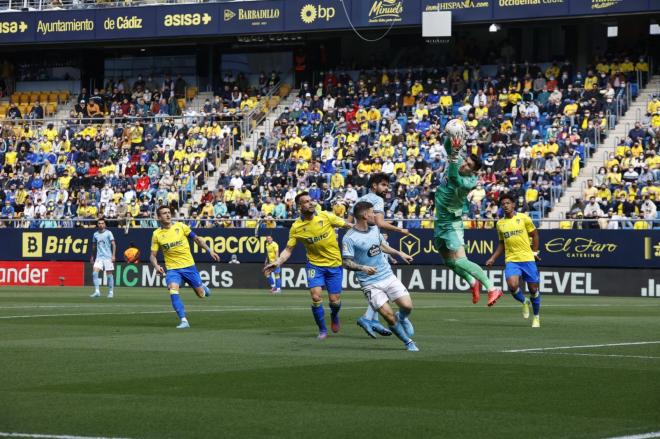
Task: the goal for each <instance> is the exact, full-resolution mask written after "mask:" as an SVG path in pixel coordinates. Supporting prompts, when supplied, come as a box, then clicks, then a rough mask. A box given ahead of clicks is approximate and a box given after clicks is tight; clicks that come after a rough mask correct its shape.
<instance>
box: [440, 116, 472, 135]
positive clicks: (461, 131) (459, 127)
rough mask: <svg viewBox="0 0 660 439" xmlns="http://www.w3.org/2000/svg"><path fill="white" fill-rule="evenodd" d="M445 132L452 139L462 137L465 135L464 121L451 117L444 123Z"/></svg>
mask: <svg viewBox="0 0 660 439" xmlns="http://www.w3.org/2000/svg"><path fill="white" fill-rule="evenodd" d="M445 132H446V133H447V134H448V135H449V137H452V138H454V139H456V138H459V139H464V138H465V137H466V136H467V128H466V126H465V122H463V120H461V119H452V120H450V121H449V122H447V125H445Z"/></svg>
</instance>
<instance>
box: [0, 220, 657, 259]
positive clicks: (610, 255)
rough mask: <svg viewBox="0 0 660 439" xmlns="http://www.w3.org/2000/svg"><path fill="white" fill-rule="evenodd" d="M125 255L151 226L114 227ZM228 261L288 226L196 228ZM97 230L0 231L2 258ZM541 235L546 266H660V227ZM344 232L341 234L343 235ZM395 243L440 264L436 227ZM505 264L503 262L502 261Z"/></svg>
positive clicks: (477, 245)
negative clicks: (135, 227) (268, 227)
mask: <svg viewBox="0 0 660 439" xmlns="http://www.w3.org/2000/svg"><path fill="white" fill-rule="evenodd" d="M110 230H111V231H112V232H113V233H114V237H115V241H116V243H117V248H118V250H119V252H120V253H118V254H121V253H122V252H123V251H124V250H125V249H126V248H128V246H129V244H130V243H134V244H135V245H136V246H137V247H138V248H139V249H140V252H141V253H142V255H143V257H147V256H148V255H149V252H150V244H151V234H152V231H153V230H152V229H133V230H130V231H129V232H128V233H124V231H123V230H120V229H115V228H112V229H110ZM195 232H196V233H197V235H199V236H200V237H201V238H202V239H203V240H204V241H205V242H206V243H207V244H208V245H209V247H211V248H212V249H213V250H214V251H215V252H216V253H218V254H219V255H220V257H221V259H222V261H224V262H228V261H229V259H230V258H231V256H233V255H235V256H236V257H237V258H238V260H239V262H241V263H246V262H247V263H263V261H264V260H265V257H266V239H267V236H272V237H273V240H274V241H275V242H277V243H278V244H279V246H280V250H282V249H284V247H285V246H286V242H287V239H288V229H283V228H280V229H263V230H260V231H259V234H258V236H255V235H254V229H219V228H212V229H195ZM93 233H94V229H41V230H39V231H33V230H12V229H0V241H1V242H2V243H3V248H2V250H1V256H0V257H1V258H2V259H3V260H14V261H24V260H27V261H53V260H56V261H86V260H89V256H90V252H91V249H92V245H91V239H92V235H93ZM539 235H540V239H541V246H540V250H541V255H540V257H541V262H540V266H541V267H544V266H545V267H568V268H570V267H593V268H604V267H610V268H655V269H658V268H660V232H659V231H658V230H644V231H638V230H619V231H616V232H613V231H608V230H539ZM342 237H343V231H342V232H340V238H339V239H342ZM388 241H389V244H390V246H392V247H394V248H395V249H398V250H401V251H403V252H405V253H408V254H410V255H412V256H413V257H414V263H415V265H438V264H441V263H442V259H441V258H440V256H439V255H438V252H437V249H436V248H435V244H434V240H433V230H429V229H420V230H414V231H413V233H412V234H411V235H408V236H402V235H399V234H397V233H391V234H390V235H389V237H388ZM497 245H498V240H497V233H496V232H495V231H494V230H466V231H465V250H466V252H467V255H468V257H469V258H470V259H471V260H473V261H474V262H476V263H478V264H481V265H483V264H484V263H485V262H486V260H487V259H488V258H489V257H490V255H491V254H492V253H493V252H494V251H495V249H496V248H497ZM191 250H192V253H193V256H194V257H195V260H196V261H198V262H210V261H211V258H210V256H209V254H208V253H207V252H206V251H205V250H204V249H202V248H200V247H199V246H198V245H197V244H196V243H192V244H191ZM305 261H306V257H305V252H304V249H303V246H302V245H301V244H299V245H297V246H296V248H295V250H294V251H293V254H292V256H291V259H290V262H291V263H304V262H305ZM500 263H503V260H500Z"/></svg>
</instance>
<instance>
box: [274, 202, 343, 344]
mask: <svg viewBox="0 0 660 439" xmlns="http://www.w3.org/2000/svg"><path fill="white" fill-rule="evenodd" d="M295 202H296V206H298V210H299V211H300V218H298V219H297V220H296V221H295V222H294V223H293V225H292V226H291V230H290V231H289V240H288V241H287V243H286V248H285V249H284V251H282V253H281V254H280V256H279V257H278V258H277V259H275V261H273V262H271V263H270V264H268V265H266V266H265V267H264V274H266V275H267V276H268V275H270V274H271V273H272V272H273V271H274V270H275V269H276V268H279V267H281V266H282V264H284V263H285V262H286V261H287V260H288V259H289V257H290V256H291V253H292V252H293V249H294V248H295V247H296V244H297V243H298V242H301V243H302V244H303V245H304V246H305V251H306V252H307V286H308V287H309V290H310V293H311V295H312V314H313V315H314V321H315V322H316V325H317V326H318V327H319V335H318V338H319V340H324V339H325V338H327V337H328V330H327V329H326V326H325V311H324V310H323V299H322V298H321V292H322V291H323V287H325V288H326V289H327V291H328V299H329V301H330V319H331V323H332V324H331V329H332V332H339V326H340V325H339V310H340V309H341V299H340V295H341V283H342V277H343V270H342V258H341V252H340V251H339V243H338V242H337V233H336V232H335V227H344V228H347V229H348V228H351V227H353V224H350V223H347V222H346V221H344V220H343V219H342V218H339V217H338V216H335V215H334V214H332V213H330V212H325V211H319V212H317V211H316V206H315V203H314V201H313V200H312V198H311V197H310V196H309V193H307V192H301V193H299V194H298V195H296V198H295Z"/></svg>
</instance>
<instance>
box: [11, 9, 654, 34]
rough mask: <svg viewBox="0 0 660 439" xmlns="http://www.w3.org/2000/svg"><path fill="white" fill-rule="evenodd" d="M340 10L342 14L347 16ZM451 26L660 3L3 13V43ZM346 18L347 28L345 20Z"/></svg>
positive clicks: (604, 11) (615, 11) (612, 11)
mask: <svg viewBox="0 0 660 439" xmlns="http://www.w3.org/2000/svg"><path fill="white" fill-rule="evenodd" d="M344 8H345V9H346V10H345V11H344ZM438 10H439V11H451V12H452V14H453V18H452V20H454V21H456V22H488V21H491V20H523V19H535V18H536V19H539V18H546V17H555V16H567V17H568V16H578V15H579V16H583V15H595V14H621V13H630V12H652V11H660V2H659V1H658V0H439V1H433V0H343V1H342V0H316V1H309V0H287V1H286V2H285V1H283V0H257V1H244V2H225V3H197V4H181V5H154V6H144V7H124V8H100V9H88V10H54V11H34V12H7V13H4V14H0V44H16V43H49V42H65V41H70V42H77V41H95V40H116V39H131V40H136V39H144V38H158V37H187V36H191V35H193V36H195V35H244V34H254V33H263V32H297V31H305V30H312V31H313V30H326V29H346V30H348V29H350V28H351V22H352V24H353V25H354V26H355V27H359V28H369V27H381V28H382V27H389V26H395V27H396V26H420V25H421V22H422V11H438ZM349 17H350V21H349Z"/></svg>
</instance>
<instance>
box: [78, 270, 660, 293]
mask: <svg viewBox="0 0 660 439" xmlns="http://www.w3.org/2000/svg"><path fill="white" fill-rule="evenodd" d="M85 267H86V268H85V284H86V285H92V265H91V264H89V263H87V264H85ZM197 268H198V269H199V272H200V276H201V278H202V280H203V281H204V282H205V283H207V285H208V286H209V287H210V288H219V289H220V290H222V288H240V289H264V290H268V289H269V288H270V287H269V286H268V283H267V281H266V278H265V277H264V276H261V275H257V274H256V272H257V271H258V270H260V269H261V265H255V264H209V263H202V264H198V265H197ZM393 270H394V273H395V274H396V276H397V277H398V278H399V279H401V282H402V283H403V284H404V285H405V286H406V288H408V290H409V291H412V292H436V293H457V292H460V293H463V292H465V293H467V292H469V291H470V286H469V285H468V284H467V282H465V281H464V280H463V279H461V278H460V277H458V276H457V275H455V274H454V273H453V272H451V271H450V270H448V269H446V268H440V267H437V268H436V267H431V266H394V267H393ZM486 273H487V274H488V277H489V278H490V279H491V281H492V282H493V284H494V285H495V286H497V287H500V288H503V289H504V290H505V291H506V285H505V280H504V271H503V269H502V268H501V267H497V268H493V269H489V270H486ZM281 278H282V288H283V289H284V290H285V291H286V290H287V289H288V290H291V289H294V290H305V289H307V271H306V269H305V266H304V265H286V266H284V267H283V268H282V272H281ZM115 285H116V286H121V287H159V288H165V286H166V285H165V277H164V276H160V275H159V274H158V273H157V272H156V270H155V269H154V268H152V267H151V266H150V265H148V264H117V267H116V272H115ZM342 288H344V289H346V290H359V289H360V285H359V283H358V281H357V279H356V277H355V273H354V272H350V271H347V270H344V279H343V282H342ZM539 288H540V289H541V292H542V293H543V294H560V295H571V296H627V297H658V298H660V277H658V273H657V271H656V270H649V269H643V270H633V269H602V268H557V267H553V268H544V269H542V270H541V272H540V285H539Z"/></svg>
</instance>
